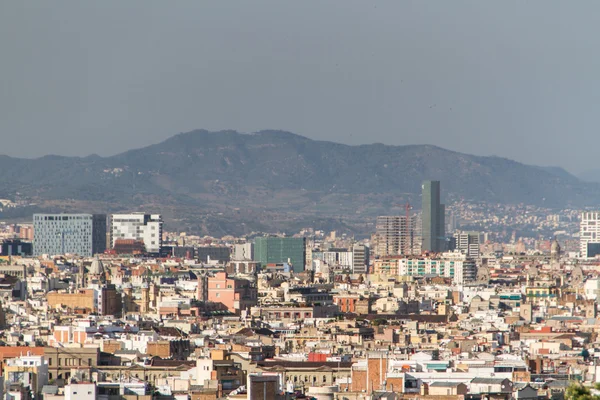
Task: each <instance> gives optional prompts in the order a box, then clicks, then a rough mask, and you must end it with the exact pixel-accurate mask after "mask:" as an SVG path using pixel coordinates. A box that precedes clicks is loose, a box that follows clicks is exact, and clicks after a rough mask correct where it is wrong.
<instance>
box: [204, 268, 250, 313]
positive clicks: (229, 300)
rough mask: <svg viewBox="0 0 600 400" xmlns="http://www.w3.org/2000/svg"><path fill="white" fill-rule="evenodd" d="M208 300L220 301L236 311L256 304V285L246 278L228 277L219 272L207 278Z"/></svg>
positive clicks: (232, 310) (230, 309)
mask: <svg viewBox="0 0 600 400" xmlns="http://www.w3.org/2000/svg"><path fill="white" fill-rule="evenodd" d="M207 286H208V287H207V291H208V301H210V302H213V303H222V304H224V305H225V306H226V307H227V309H228V310H229V311H231V312H235V313H238V314H239V312H240V311H242V310H246V309H248V308H250V307H252V306H254V305H256V302H257V298H258V293H257V290H256V287H255V286H254V285H253V284H252V283H251V282H250V281H248V280H246V279H236V278H229V277H228V276H227V273H225V272H219V273H217V274H215V276H213V277H209V278H208V284H207Z"/></svg>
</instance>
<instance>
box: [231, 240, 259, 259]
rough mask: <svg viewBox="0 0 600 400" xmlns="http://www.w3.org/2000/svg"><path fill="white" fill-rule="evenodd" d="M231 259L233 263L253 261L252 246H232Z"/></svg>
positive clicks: (251, 244) (245, 244)
mask: <svg viewBox="0 0 600 400" xmlns="http://www.w3.org/2000/svg"><path fill="white" fill-rule="evenodd" d="M231 259H232V260H234V261H248V260H254V244H253V243H243V244H236V245H234V246H233V254H232V257H231Z"/></svg>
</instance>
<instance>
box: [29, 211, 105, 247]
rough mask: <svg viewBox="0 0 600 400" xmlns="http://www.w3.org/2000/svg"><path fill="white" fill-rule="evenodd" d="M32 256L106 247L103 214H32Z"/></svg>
mask: <svg viewBox="0 0 600 400" xmlns="http://www.w3.org/2000/svg"><path fill="white" fill-rule="evenodd" d="M33 232H34V238H33V255H34V256H40V255H42V254H49V255H58V254H77V255H80V256H84V257H90V256H92V255H94V254H97V253H104V251H105V250H106V215H105V214H34V215H33Z"/></svg>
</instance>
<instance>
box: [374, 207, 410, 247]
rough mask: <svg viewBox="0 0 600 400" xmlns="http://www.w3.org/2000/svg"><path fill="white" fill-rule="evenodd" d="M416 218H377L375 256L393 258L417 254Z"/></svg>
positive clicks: (393, 216)
mask: <svg viewBox="0 0 600 400" xmlns="http://www.w3.org/2000/svg"><path fill="white" fill-rule="evenodd" d="M416 221H417V220H416V218H414V217H412V216H408V217H407V216H405V215H402V216H400V215H388V216H379V217H377V223H376V237H377V244H376V249H375V252H376V255H378V256H380V257H383V256H393V255H399V254H404V255H409V254H415V253H419V252H420V249H417V247H418V246H417V236H416V229H415V228H416V226H415V224H416Z"/></svg>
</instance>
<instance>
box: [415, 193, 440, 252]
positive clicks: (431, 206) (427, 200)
mask: <svg viewBox="0 0 600 400" xmlns="http://www.w3.org/2000/svg"><path fill="white" fill-rule="evenodd" d="M445 213H446V207H445V206H444V205H443V204H441V203H440V181H425V182H423V186H422V217H421V219H422V223H423V229H422V249H423V251H432V252H441V251H445V250H446V226H445V224H446V221H445Z"/></svg>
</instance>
